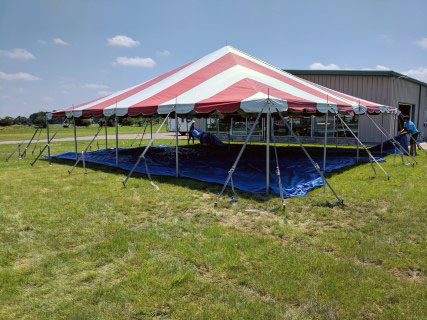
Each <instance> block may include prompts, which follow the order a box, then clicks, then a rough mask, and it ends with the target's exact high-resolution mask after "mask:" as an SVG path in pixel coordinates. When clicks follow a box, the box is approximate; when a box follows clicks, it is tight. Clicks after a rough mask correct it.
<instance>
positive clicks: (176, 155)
mask: <svg viewBox="0 0 427 320" xmlns="http://www.w3.org/2000/svg"><path fill="white" fill-rule="evenodd" d="M175 176H176V177H177V178H178V176H179V155H178V113H177V112H176V106H175Z"/></svg>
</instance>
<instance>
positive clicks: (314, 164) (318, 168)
mask: <svg viewBox="0 0 427 320" xmlns="http://www.w3.org/2000/svg"><path fill="white" fill-rule="evenodd" d="M276 111H277V113H278V114H279V117H280V118H281V119H282V121H283V123H284V124H285V125H286V127H287V128H288V130H289V131H290V132H291V133H292V135H293V136H294V137H295V139H296V140H297V142H298V143H299V145H300V147H301V149H302V151H304V153H305V155H306V156H307V158H308V159H309V160H310V162H311V164H312V165H313V167H314V169H316V171H317V173H318V174H319V175H320V176H321V177H322V180H323V181H325V183H326V185H327V186H328V188H329V190H331V191H332V193H333V194H334V196H335V198H337V202H338V203H339V204H343V203H344V201H343V200H342V199H341V198H340V197H339V196H338V194H337V193H336V192H335V190H334V189H333V188H332V186H331V185H330V184H329V182H328V180H327V179H326V178H325V177H324V175H323V173H322V171H321V170H320V167H319V165H318V164H317V163H316V162H315V161H314V160H313V158H312V157H311V156H310V154H309V153H308V151H307V149H306V148H305V147H304V144H303V143H302V141H301V139H300V137H299V135H298V133H296V132H293V131H291V128H290V126H289V124H288V121H287V120H286V119H285V118H284V117H283V115H282V114H281V113H280V111H279V109H277V108H276Z"/></svg>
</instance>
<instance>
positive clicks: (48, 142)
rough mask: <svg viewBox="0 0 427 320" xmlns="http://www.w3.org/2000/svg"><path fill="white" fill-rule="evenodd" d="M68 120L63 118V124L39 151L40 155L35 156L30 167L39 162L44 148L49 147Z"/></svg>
mask: <svg viewBox="0 0 427 320" xmlns="http://www.w3.org/2000/svg"><path fill="white" fill-rule="evenodd" d="M67 120H68V119H67V118H65V120H64V122H62V124H61V125H60V126H59V127H58V129H56V131H55V133H54V134H53V136H52V138H50V140H48V141H47V143H46V145H45V146H44V147H43V149H41V150H40V153H39V154H38V155H37V157H36V158H35V159H34V161H33V162H31V166H33V165H34V164H35V163H36V162H37V160H39V158H40V156H41V155H42V154H43V152H44V151H45V150H46V148H47V147H48V146H49V145H50V143H51V142H52V140H53V139H54V138H55V136H56V134H57V133H58V132H59V130H61V129H62V128H63V127H64V123H65V121H67Z"/></svg>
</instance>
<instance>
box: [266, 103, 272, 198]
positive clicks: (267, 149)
mask: <svg viewBox="0 0 427 320" xmlns="http://www.w3.org/2000/svg"><path fill="white" fill-rule="evenodd" d="M270 127H271V114H270V108H268V112H267V131H266V134H267V137H266V138H267V139H266V140H267V143H266V150H265V162H266V163H265V165H266V167H265V193H266V194H268V193H269V192H270V135H271V128H270Z"/></svg>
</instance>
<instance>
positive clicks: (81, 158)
mask: <svg viewBox="0 0 427 320" xmlns="http://www.w3.org/2000/svg"><path fill="white" fill-rule="evenodd" d="M101 130H102V125H101V126H99V129H98V131H97V132H96V133H95V135H94V136H93V138H92V140H91V141H90V142H89V144H88V145H87V146H86V148H85V149H84V151H82V153H81V156H80V158H78V159H77V160H76V162H75V163H74V165H73V167H72V168H71V169H70V170H68V174H71V173H72V172H73V170H74V168H75V167H77V165H78V164H79V162H80V160H83V166H84V168H85V171H86V165H85V161H84V159H85V158H84V154H85V152H87V150H88V149H89V148H90V147H91V146H92V143H93V142H94V141H95V139H96V137H97V136H98V134H99V133H100V132H101Z"/></svg>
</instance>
